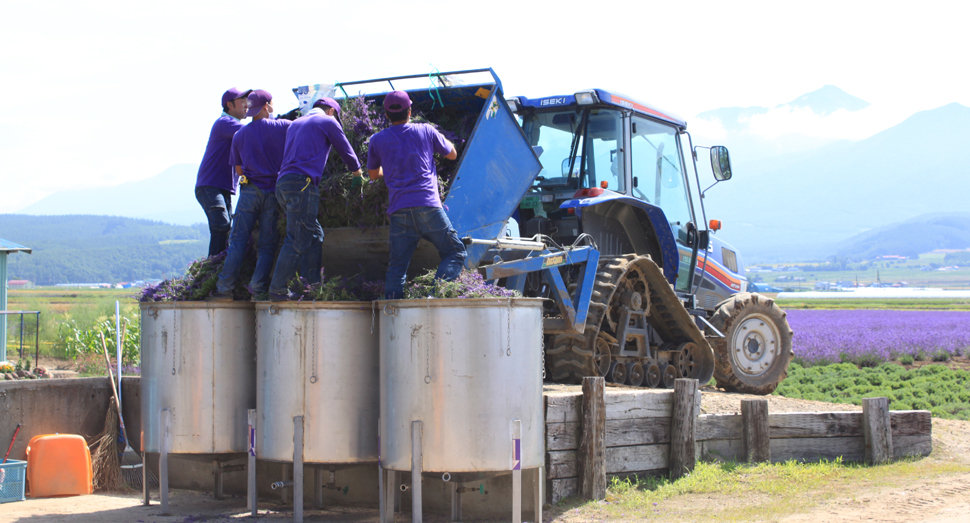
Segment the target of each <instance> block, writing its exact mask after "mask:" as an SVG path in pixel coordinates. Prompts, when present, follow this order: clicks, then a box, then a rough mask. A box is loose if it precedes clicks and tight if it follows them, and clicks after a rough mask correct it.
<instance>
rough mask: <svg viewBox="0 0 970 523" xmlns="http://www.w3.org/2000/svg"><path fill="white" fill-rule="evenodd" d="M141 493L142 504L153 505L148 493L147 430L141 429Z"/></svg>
mask: <svg viewBox="0 0 970 523" xmlns="http://www.w3.org/2000/svg"><path fill="white" fill-rule="evenodd" d="M141 494H142V497H143V498H144V499H143V500H142V505H144V506H146V507H147V506H149V505H151V500H150V498H149V495H148V453H147V452H145V431H144V430H143V431H141Z"/></svg>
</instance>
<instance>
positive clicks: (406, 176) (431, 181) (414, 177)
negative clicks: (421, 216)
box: [367, 123, 451, 214]
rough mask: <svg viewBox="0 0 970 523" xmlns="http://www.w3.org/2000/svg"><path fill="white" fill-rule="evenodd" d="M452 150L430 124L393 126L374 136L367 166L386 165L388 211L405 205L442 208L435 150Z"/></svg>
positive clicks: (448, 151)
mask: <svg viewBox="0 0 970 523" xmlns="http://www.w3.org/2000/svg"><path fill="white" fill-rule="evenodd" d="M450 152H451V147H449V146H448V140H446V139H445V137H444V136H442V135H441V133H439V132H438V131H437V130H436V129H435V128H434V127H431V126H430V125H428V124H412V123H407V124H401V125H393V126H391V127H388V128H387V129H384V130H383V131H381V132H379V133H377V134H375V135H374V136H371V138H370V147H369V149H368V153H367V169H368V170H373V169H377V168H378V167H383V168H384V182H385V183H386V184H387V189H388V191H389V192H390V204H389V205H388V206H387V214H391V213H393V212H394V211H396V210H398V209H403V208H405V207H441V197H440V196H439V195H438V173H437V171H436V170H435V167H434V153H438V154H442V155H446V154H448V153H450Z"/></svg>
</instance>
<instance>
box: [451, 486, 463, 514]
mask: <svg viewBox="0 0 970 523" xmlns="http://www.w3.org/2000/svg"><path fill="white" fill-rule="evenodd" d="M460 488H461V483H458V482H457V481H452V482H451V520H452V521H461V490H459V489H460Z"/></svg>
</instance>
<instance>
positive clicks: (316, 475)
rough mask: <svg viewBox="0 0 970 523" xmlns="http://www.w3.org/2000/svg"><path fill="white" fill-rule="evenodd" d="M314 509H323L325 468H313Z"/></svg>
mask: <svg viewBox="0 0 970 523" xmlns="http://www.w3.org/2000/svg"><path fill="white" fill-rule="evenodd" d="M313 508H315V509H318V510H319V509H322V508H323V468H322V467H313Z"/></svg>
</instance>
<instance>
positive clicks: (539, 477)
mask: <svg viewBox="0 0 970 523" xmlns="http://www.w3.org/2000/svg"><path fill="white" fill-rule="evenodd" d="M535 471H536V474H535V484H534V485H533V486H532V488H533V491H532V495H533V497H534V498H535V507H534V509H535V520H536V522H537V523H538V522H541V521H542V504H543V502H544V501H545V500H544V499H543V497H542V487H543V482H544V481H545V478H544V477H543V476H544V472H545V468H544V467H539V468H537V469H535Z"/></svg>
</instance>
